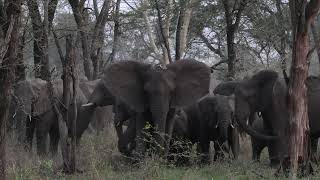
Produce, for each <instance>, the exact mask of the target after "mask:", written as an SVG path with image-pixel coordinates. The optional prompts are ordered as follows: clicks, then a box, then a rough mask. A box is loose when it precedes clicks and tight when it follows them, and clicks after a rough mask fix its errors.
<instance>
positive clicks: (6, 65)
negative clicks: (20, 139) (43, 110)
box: [0, 0, 22, 179]
mask: <svg viewBox="0 0 320 180" xmlns="http://www.w3.org/2000/svg"><path fill="white" fill-rule="evenodd" d="M21 5H22V0H8V1H7V6H6V9H1V10H0V11H3V12H5V17H6V18H5V19H2V20H3V21H2V22H0V23H1V24H0V25H1V26H2V30H0V31H2V32H3V34H4V37H3V38H4V40H3V42H4V43H8V44H0V45H1V46H2V48H3V46H6V47H7V48H4V49H6V50H5V51H1V53H4V54H0V56H1V59H0V84H1V86H0V179H5V178H6V173H5V171H6V158H5V148H6V121H7V115H8V111H9V109H8V107H9V104H10V100H11V98H10V94H11V89H12V84H13V82H14V80H15V68H16V67H15V66H16V63H17V49H18V37H19V36H18V33H19V23H20V20H19V18H20V15H21ZM0 8H3V6H2V7H0ZM2 15H4V14H2ZM2 15H1V16H2ZM3 17H4V16H2V17H1V18H3ZM1 18H0V19H1ZM6 39H8V40H9V41H6ZM1 41H2V40H1Z"/></svg>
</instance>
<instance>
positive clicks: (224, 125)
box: [218, 119, 230, 142]
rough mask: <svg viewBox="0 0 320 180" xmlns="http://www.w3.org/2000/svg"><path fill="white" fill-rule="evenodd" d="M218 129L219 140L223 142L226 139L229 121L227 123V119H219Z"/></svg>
mask: <svg viewBox="0 0 320 180" xmlns="http://www.w3.org/2000/svg"><path fill="white" fill-rule="evenodd" d="M218 123H219V125H218V129H219V135H220V138H221V140H222V141H223V142H224V141H226V140H227V139H228V127H229V125H230V123H228V121H227V120H226V119H223V120H221V121H219V122H218Z"/></svg>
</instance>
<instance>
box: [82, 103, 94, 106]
mask: <svg viewBox="0 0 320 180" xmlns="http://www.w3.org/2000/svg"><path fill="white" fill-rule="evenodd" d="M93 105H94V103H92V102H91V103H87V104H82V107H89V106H93Z"/></svg>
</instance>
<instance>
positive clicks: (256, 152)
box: [251, 115, 318, 167]
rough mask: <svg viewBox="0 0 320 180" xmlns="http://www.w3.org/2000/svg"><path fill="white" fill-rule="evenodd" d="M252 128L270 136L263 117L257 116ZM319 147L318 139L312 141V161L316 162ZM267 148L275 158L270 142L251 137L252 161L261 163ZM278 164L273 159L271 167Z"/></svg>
mask: <svg viewBox="0 0 320 180" xmlns="http://www.w3.org/2000/svg"><path fill="white" fill-rule="evenodd" d="M252 128H253V129H254V130H255V131H257V132H260V133H263V134H270V131H269V130H268V129H265V128H264V126H263V119H262V118H261V117H258V116H257V115H256V118H255V120H254V121H253V123H252ZM317 145H318V139H312V141H311V154H312V157H313V158H312V160H316V159H315V158H316V153H317ZM265 147H267V148H268V153H269V157H273V156H274V153H275V152H274V149H273V147H272V146H271V143H270V142H269V141H267V140H261V139H257V138H254V137H251V148H252V160H254V161H260V155H261V152H262V150H263V149H264V148H265ZM277 163H278V162H277V161H273V160H272V159H270V165H271V166H272V167H273V166H276V165H277Z"/></svg>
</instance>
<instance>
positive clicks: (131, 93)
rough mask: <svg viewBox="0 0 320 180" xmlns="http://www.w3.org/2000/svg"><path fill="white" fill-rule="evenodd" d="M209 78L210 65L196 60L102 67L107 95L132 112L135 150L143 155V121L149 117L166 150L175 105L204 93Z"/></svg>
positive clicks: (126, 62) (133, 63)
mask: <svg viewBox="0 0 320 180" xmlns="http://www.w3.org/2000/svg"><path fill="white" fill-rule="evenodd" d="M209 80H210V68H209V67H208V66H206V65H205V64H203V63H201V62H198V61H195V60H180V61H176V62H174V63H172V64H169V65H167V66H166V67H163V66H152V65H149V64H144V63H139V62H136V61H121V62H119V63H115V64H113V65H111V66H109V67H108V68H107V69H106V70H105V75H104V78H103V83H104V86H105V87H104V88H105V89H106V91H104V92H105V93H106V94H108V93H111V94H112V95H113V97H116V98H117V99H119V100H120V101H121V102H122V103H124V104H126V105H127V106H128V107H129V109H132V110H133V111H134V112H135V118H136V140H137V141H136V149H137V151H138V152H140V154H143V152H145V144H144V142H143V138H142V129H143V127H144V126H145V123H146V121H147V120H148V119H152V122H153V124H154V127H155V129H156V131H158V132H159V133H156V135H155V139H156V141H157V142H158V144H159V145H160V146H162V147H165V151H166V152H167V150H168V149H167V148H168V143H167V142H168V139H170V137H171V132H172V129H173V122H172V117H173V115H174V111H175V108H179V107H183V106H187V105H190V104H192V103H194V102H195V101H196V100H197V99H199V98H200V97H202V96H204V95H205V94H207V93H208V89H209ZM89 103H91V102H89ZM165 134H167V135H168V136H166V135H165Z"/></svg>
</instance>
